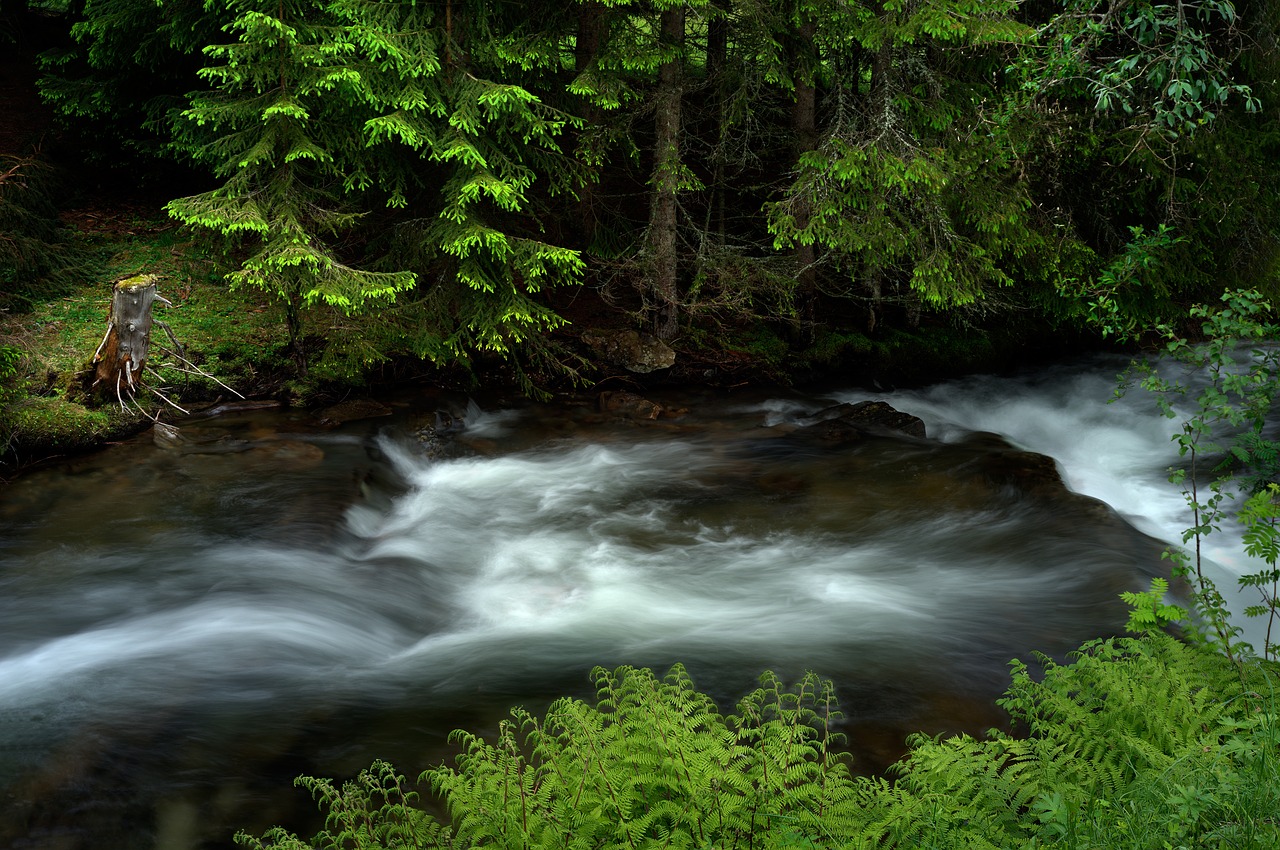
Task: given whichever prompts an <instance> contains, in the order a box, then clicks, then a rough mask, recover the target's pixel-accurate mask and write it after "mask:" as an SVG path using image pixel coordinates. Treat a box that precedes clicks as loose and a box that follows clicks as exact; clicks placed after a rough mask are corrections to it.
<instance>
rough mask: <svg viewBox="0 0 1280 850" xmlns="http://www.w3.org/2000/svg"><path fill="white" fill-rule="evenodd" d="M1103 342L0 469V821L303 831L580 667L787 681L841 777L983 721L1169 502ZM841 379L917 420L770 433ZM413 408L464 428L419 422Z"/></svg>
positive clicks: (1137, 576)
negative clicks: (1029, 355)
mask: <svg viewBox="0 0 1280 850" xmlns="http://www.w3.org/2000/svg"><path fill="white" fill-rule="evenodd" d="M1123 365H1124V364H1123V361H1120V360H1115V359H1095V360H1089V361H1083V362H1079V363H1075V364H1071V365H1068V366H1062V367H1058V368H1055V369H1051V370H1045V371H1040V372H1038V373H1036V374H1035V375H1034V376H1027V377H1013V378H1010V377H1003V378H995V377H979V378H970V379H966V380H962V381H957V382H951V383H947V384H941V385H938V386H935V387H931V388H928V389H924V390H913V391H902V392H890V393H881V394H874V395H873V394H871V393H867V392H862V391H834V392H830V393H823V394H814V395H802V394H796V393H790V392H786V393H783V392H776V393H766V392H760V391H752V392H751V393H740V394H720V395H714V394H710V393H684V394H675V393H671V394H667V395H661V394H655V395H651V396H650V398H653V399H654V400H655V401H659V402H661V403H663V404H664V405H666V407H667V408H668V414H667V415H665V416H664V417H663V418H661V419H658V420H656V421H634V420H630V419H627V418H625V417H616V416H610V415H606V414H602V413H600V412H599V410H598V409H597V407H596V406H595V402H594V398H585V397H584V398H583V399H580V400H575V401H569V402H564V403H560V404H557V405H531V404H522V405H514V404H506V403H503V402H502V401H500V400H486V401H482V402H481V403H480V404H476V403H475V402H470V403H469V404H468V403H467V401H466V400H465V399H460V398H454V397H445V396H443V395H439V394H433V393H428V392H423V393H418V394H415V395H412V396H408V395H406V396H404V397H402V398H400V399H397V400H395V403H394V404H393V405H392V407H393V410H394V411H395V412H394V414H393V415H391V416H388V417H379V418H374V419H365V420H361V421H357V422H351V423H348V424H346V425H344V426H341V427H338V428H329V429H325V428H320V427H317V426H316V424H315V423H314V422H313V421H312V420H311V419H310V418H309V417H308V416H307V415H305V414H303V413H298V412H290V411H279V412H254V413H240V414H235V413H233V414H229V415H224V416H219V417H216V418H204V419H199V418H197V419H193V420H190V421H188V422H180V423H177V424H179V426H180V427H181V431H182V434H183V443H182V444H181V445H179V446H177V447H168V448H165V447H161V446H159V445H157V444H156V442H155V441H154V440H153V439H152V437H151V435H150V434H148V435H143V436H140V437H139V438H137V439H134V440H131V441H129V442H127V443H125V444H122V445H119V446H116V447H113V448H111V449H109V450H107V451H104V452H100V453H97V454H94V455H91V456H88V457H84V458H78V459H74V460H69V461H66V462H64V463H62V464H60V465H56V466H54V467H51V468H49V469H46V470H44V471H41V472H38V473H34V474H31V475H28V476H25V477H22V478H20V479H18V480H17V481H15V482H13V483H11V484H9V485H6V487H5V489H4V490H3V491H0V522H2V523H3V525H2V526H0V790H2V791H3V793H4V795H5V797H4V800H5V802H4V805H3V808H2V809H0V845H3V846H12V847H15V848H81V847H83V848H90V847H92V848H95V850H114V849H115V848H120V849H121V850H124V848H129V850H133V848H152V847H156V848H165V850H187V848H192V850H194V848H223V847H229V846H231V835H232V834H233V833H234V831H235V830H236V829H238V828H245V829H248V830H250V831H254V832H261V831H262V830H263V829H265V828H266V827H268V826H271V825H272V824H275V823H283V824H285V825H288V826H291V827H292V828H297V829H303V830H307V829H311V828H314V827H315V825H316V824H315V823H314V818H313V816H312V814H311V811H312V807H311V804H310V801H309V799H308V798H307V796H306V794H305V793H304V792H302V791H299V790H297V789H294V788H292V787H291V784H290V783H291V779H292V778H293V776H295V775H297V774H298V773H304V772H305V773H312V774H320V775H328V776H339V777H341V776H347V775H350V774H352V773H354V772H355V771H357V770H359V769H360V768H361V767H363V766H366V765H367V764H368V763H369V762H370V761H371V760H372V759H373V758H386V759H388V760H390V761H392V762H394V763H395V764H397V765H398V766H399V767H401V768H402V769H404V770H405V771H407V772H416V771H418V770H421V769H422V768H425V767H427V766H430V765H432V764H435V763H438V762H439V761H440V760H442V759H446V758H448V755H449V751H448V745H447V743H446V740H445V738H446V735H447V733H448V732H449V731H450V730H451V729H453V728H458V727H465V728H468V729H471V730H474V731H479V732H484V731H486V730H488V729H491V728H493V726H494V725H495V724H496V722H497V720H498V719H499V718H500V717H502V716H504V714H505V713H506V711H507V710H508V709H509V708H510V707H511V706H512V705H516V704H521V705H524V706H526V707H529V708H531V709H534V710H537V709H538V708H539V707H541V706H544V705H545V704H546V702H547V701H548V700H550V699H551V698H554V697H556V696H561V695H566V694H576V695H583V696H586V695H587V694H588V693H589V682H588V672H589V671H590V669H591V668H592V667H593V666H595V665H604V666H610V667H612V666H617V665H621V664H631V665H644V666H652V667H655V668H658V669H666V668H667V667H669V666H670V665H671V664H673V663H676V662H681V663H684V664H685V665H686V666H687V667H688V668H689V670H690V672H691V673H692V675H693V677H694V680H695V682H696V683H697V684H698V685H699V686H700V687H701V688H702V689H704V690H707V691H709V692H710V693H712V694H713V695H714V696H716V697H717V699H719V700H721V701H722V702H723V703H724V704H725V706H726V707H732V703H733V701H734V700H735V699H736V698H738V697H740V696H741V695H742V694H744V693H745V692H746V691H747V690H749V689H750V688H751V686H752V683H753V682H754V680H755V678H756V677H757V676H758V675H759V673H760V672H761V671H763V670H765V669H772V670H775V671H777V672H779V673H780V674H782V675H783V676H784V677H794V676H796V675H799V674H800V673H801V672H803V671H804V670H810V669H811V670H816V671H817V672H819V673H820V674H822V675H824V676H828V677H830V678H832V679H834V680H835V682H836V683H837V686H838V688H839V692H840V695H841V698H842V701H843V703H844V706H845V709H846V712H847V714H848V715H849V721H848V726H847V728H846V730H845V731H846V732H847V733H848V735H849V737H850V742H851V748H852V750H853V754H854V758H855V765H857V766H858V768H859V769H862V770H867V771H875V770H881V769H883V768H884V767H885V766H886V765H887V764H888V763H889V762H890V761H892V760H893V759H894V758H896V757H897V755H898V754H899V753H900V747H901V742H902V738H903V736H904V735H905V734H906V733H908V732H911V731H918V730H919V731H928V732H947V731H957V730H966V731H970V732H973V733H981V732H982V731H983V730H984V729H986V728H989V727H991V726H993V725H998V724H999V723H1000V722H1001V717H1000V715H999V713H998V712H997V711H996V710H995V708H994V707H993V706H992V704H991V701H992V699H993V698H994V697H995V696H996V695H997V694H998V693H999V692H1000V691H1001V690H1002V689H1003V687H1004V685H1005V684H1006V682H1007V663H1008V661H1009V660H1010V659H1011V658H1014V657H1022V658H1029V657H1030V656H1031V652H1032V651H1033V650H1037V651H1043V652H1047V653H1049V654H1051V655H1058V656H1062V655H1065V653H1067V652H1068V651H1070V650H1071V649H1073V648H1074V647H1075V646H1077V645H1078V644H1079V643H1080V642H1082V641H1084V640H1086V639H1089V638H1091V637H1096V636H1100V635H1108V634H1114V633H1116V632H1118V631H1119V630H1120V629H1121V627H1122V625H1123V621H1124V607H1123V605H1122V604H1121V603H1120V602H1119V601H1118V598H1117V595H1118V594H1119V593H1120V592H1121V591H1123V590H1128V589H1142V588H1145V586H1146V583H1147V581H1148V578H1149V577H1150V576H1151V575H1156V574H1159V573H1160V572H1161V571H1162V570H1167V566H1166V565H1165V564H1164V563H1163V562H1162V561H1161V559H1160V553H1161V551H1162V549H1163V548H1164V546H1165V545H1166V544H1167V543H1168V542H1170V541H1174V540H1177V539H1178V536H1179V533H1180V530H1181V528H1182V527H1183V526H1185V525H1186V524H1188V523H1187V520H1186V518H1185V513H1186V511H1185V507H1184V504H1183V501H1182V497H1181V495H1180V494H1179V493H1178V491H1177V490H1176V489H1174V488H1173V487H1172V486H1171V485H1169V484H1168V483H1167V482H1166V480H1165V475H1166V473H1165V470H1166V468H1167V467H1168V466H1169V465H1170V464H1171V463H1174V462H1175V461H1176V453H1175V452H1174V450H1173V447H1172V445H1171V444H1170V436H1171V434H1172V433H1173V429H1174V427H1175V426H1174V424H1173V423H1171V422H1170V421H1169V420H1166V419H1164V418H1162V417H1160V416H1159V414H1158V413H1157V412H1156V410H1155V407H1154V405H1153V404H1152V403H1151V402H1150V400H1149V399H1144V398H1141V397H1140V396H1130V397H1127V398H1125V399H1123V400H1121V401H1120V402H1119V403H1115V404H1109V403H1108V399H1109V398H1110V397H1111V395H1112V392H1113V390H1114V386H1115V375H1116V373H1117V372H1118V371H1119V370H1120V369H1121V368H1122V366H1123ZM869 398H875V399H876V400H882V401H887V402H889V403H890V404H892V405H893V406H894V407H896V408H898V409H899V410H901V411H905V412H908V413H911V414H914V415H916V416H919V417H921V418H922V419H923V420H924V421H925V423H926V426H927V429H928V435H929V436H928V437H927V438H925V439H918V438H912V437H906V436H902V435H899V436H886V437H883V438H877V439H865V440H860V441H855V442H854V443H852V444H849V445H841V446H829V445H820V444H815V443H813V442H812V441H805V440H801V439H797V438H796V436H795V428H796V425H797V423H801V422H803V421H804V417H806V416H808V415H811V414H813V413H815V412H817V411H819V410H822V409H823V408H826V407H828V406H830V405H833V404H837V403H841V402H857V401H861V400H866V399H869ZM437 409H451V410H452V411H453V413H454V415H455V416H457V417H458V418H460V419H461V420H462V421H463V422H464V423H465V426H466V427H465V430H462V431H460V432H459V433H457V434H456V435H451V436H449V437H446V438H444V439H438V438H433V439H431V440H425V439H424V434H427V433H428V428H427V426H429V425H430V424H431V423H433V422H435V421H436V420H434V419H433V416H434V411H435V410H437ZM995 435H999V436H995ZM1027 452H1035V453H1039V454H1042V455H1047V456H1049V457H1051V458H1052V459H1053V461H1054V462H1055V464H1056V469H1057V472H1058V473H1059V474H1060V475H1061V479H1062V481H1063V482H1065V485H1066V487H1065V488H1063V487H1061V486H1060V485H1059V484H1058V483H1057V477H1056V476H1055V475H1054V474H1053V466H1054V465H1055V464H1049V465H1048V466H1047V467H1046V465H1045V464H1037V463H1036V462H1035V461H1036V459H1035V457H1034V456H1032V455H1028V454H1027ZM1046 468H1047V469H1048V474H1046ZM1068 488H1069V489H1068ZM1223 538H1224V539H1225V540H1226V542H1225V543H1224V544H1223V545H1222V547H1221V549H1220V550H1217V551H1215V552H1213V553H1211V554H1212V555H1213V556H1214V557H1215V558H1216V559H1217V560H1218V561H1220V562H1222V564H1223V569H1224V570H1225V571H1226V572H1225V573H1224V575H1226V576H1227V579H1226V580H1228V581H1229V580H1231V579H1230V572H1231V571H1232V570H1236V571H1237V572H1238V571H1239V570H1241V569H1244V567H1245V565H1241V564H1237V563H1234V561H1233V556H1232V555H1231V551H1232V546H1231V545H1230V540H1229V539H1228V538H1229V535H1228V534H1224V535H1223Z"/></svg>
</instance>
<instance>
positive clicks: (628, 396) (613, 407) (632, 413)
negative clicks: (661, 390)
mask: <svg viewBox="0 0 1280 850" xmlns="http://www.w3.org/2000/svg"><path fill="white" fill-rule="evenodd" d="M599 404H600V412H601V413H608V414H612V415H613V416H619V417H622V418H624V419H657V418H658V417H659V416H661V415H662V405H660V404H658V403H657V402H653V401H649V399H647V398H644V397H643V396H638V395H636V394H635V393H628V392H603V393H600V398H599Z"/></svg>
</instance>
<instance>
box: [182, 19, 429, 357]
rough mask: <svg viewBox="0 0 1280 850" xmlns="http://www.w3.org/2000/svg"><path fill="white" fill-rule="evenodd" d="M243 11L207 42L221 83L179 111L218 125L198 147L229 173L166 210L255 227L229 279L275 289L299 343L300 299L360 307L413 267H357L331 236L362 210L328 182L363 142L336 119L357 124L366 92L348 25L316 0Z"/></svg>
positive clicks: (216, 223) (211, 75)
mask: <svg viewBox="0 0 1280 850" xmlns="http://www.w3.org/2000/svg"><path fill="white" fill-rule="evenodd" d="M235 9H236V10H237V12H238V14H237V16H236V18H235V19H234V20H233V21H232V22H231V23H229V24H228V25H227V26H226V27H224V29H225V30H226V31H227V32H228V33H231V34H233V35H235V36H237V41H236V42H235V43H233V44H222V45H210V46H209V47H206V48H205V53H206V54H207V55H208V56H209V57H210V58H211V59H214V60H217V61H221V62H223V63H225V64H221V65H215V66H212V67H209V68H205V69H203V70H202V71H201V76H202V77H204V78H206V79H209V80H211V81H213V82H215V83H217V84H218V86H219V88H218V90H217V92H215V93H213V94H210V95H204V96H200V97H197V98H195V99H194V100H193V102H192V106H191V108H190V109H188V110H186V112H184V113H183V114H184V116H185V117H186V118H187V119H189V120H190V121H192V122H194V123H195V124H196V126H197V127H206V126H207V127H208V128H209V129H210V130H211V131H213V132H214V133H215V134H218V135H216V136H215V137H214V139H213V140H212V141H210V142H209V143H208V144H207V145H205V146H204V147H203V148H202V149H201V150H200V151H199V154H200V156H201V157H202V158H204V159H207V160H210V161H212V163H213V166H214V171H215V173H217V174H218V175H219V176H221V177H224V178H226V182H225V183H224V184H223V185H222V186H221V187H219V188H218V189H215V190H213V191H211V192H206V193H204V194H201V195H196V196H192V197H189V198H182V199H179V200H175V201H172V202H170V204H169V206H168V209H169V211H170V213H171V214H172V215H173V216H175V217H176V218H178V219H180V220H181V221H183V222H185V223H186V224H190V225H195V226H198V227H203V228H208V229H211V230H215V231H217V232H219V233H221V234H223V235H224V236H231V237H235V236H239V235H241V234H251V235H252V236H254V237H256V239H257V241H258V248H257V250H256V251H255V252H254V253H253V254H251V255H250V257H249V258H248V259H247V260H245V261H244V263H243V264H242V265H241V268H240V269H239V270H238V271H236V272H233V273H232V274H231V275H229V276H228V279H229V280H230V281H231V283H232V285H233V286H236V285H248V286H252V287H255V288H258V289H263V290H266V291H268V292H271V293H273V294H274V295H275V296H276V297H277V298H278V299H279V300H280V301H281V302H282V303H283V305H284V307H285V311H286V318H287V320H288V324H289V328H290V333H291V337H292V341H293V342H294V343H295V344H297V342H298V341H299V340H298V335H299V334H300V332H301V320H300V317H299V311H300V310H301V309H302V308H303V307H304V306H308V305H310V304H312V303H315V302H317V301H321V302H324V303H326V304H329V305H331V306H334V307H338V308H340V309H343V310H347V311H355V310H358V309H361V308H363V307H365V306H366V304H367V303H368V302H377V301H386V300H389V299H392V298H394V296H395V295H396V293H398V292H401V291H403V290H405V289H407V288H408V287H410V286H412V285H413V282H414V277H413V275H412V274H409V273H406V272H399V273H390V274H382V273H376V272H369V271H364V270H360V269H355V268H352V267H350V266H348V265H347V264H345V263H343V262H342V261H341V260H340V259H339V258H338V257H337V256H336V254H335V252H334V251H333V250H332V249H331V248H330V247H329V246H328V245H326V244H325V242H324V241H323V240H324V239H325V238H326V237H328V238H334V237H338V236H340V235H341V234H342V233H343V232H344V231H345V230H347V229H349V228H350V227H351V226H352V225H353V224H354V223H355V221H356V219H357V216H356V215H355V214H354V213H351V212H349V211H346V210H344V209H342V207H341V205H340V203H339V201H338V199H337V198H335V196H334V192H333V190H332V189H331V188H330V186H332V185H333V184H339V183H340V182H341V180H342V178H343V168H342V166H343V164H344V160H345V153H346V152H345V151H344V150H342V149H343V148H344V147H347V148H349V147H350V146H352V145H353V144H355V143H356V140H355V139H353V138H352V136H351V135H349V134H348V135H344V134H343V132H342V130H344V129H349V127H344V126H343V123H340V122H344V123H349V119H348V118H347V116H346V115H345V114H344V111H343V110H342V109H341V106H342V105H349V104H351V103H352V102H353V101H356V100H357V99H358V97H359V93H358V92H356V91H353V90H352V87H353V85H354V84H355V83H356V81H358V80H359V75H358V73H356V72H355V70H354V69H352V68H350V67H349V66H348V65H347V59H348V54H349V52H350V43H349V41H348V40H347V39H346V38H345V34H344V31H343V28H342V27H341V26H340V25H339V24H338V22H337V21H333V20H331V19H326V18H325V17H322V16H321V15H320V12H321V11H323V10H322V9H321V8H318V7H317V4H314V3H311V2H309V0H302V2H296V3H287V4H275V3H267V4H265V5H262V6H261V8H257V7H255V4H252V3H241V4H238V5H237V6H236V7H235ZM334 104H337V105H338V107H339V108H337V109H334V108H332V107H333V105H334ZM329 127H336V128H337V132H333V131H332V130H328V129H327V128H329ZM357 138H358V137H357Z"/></svg>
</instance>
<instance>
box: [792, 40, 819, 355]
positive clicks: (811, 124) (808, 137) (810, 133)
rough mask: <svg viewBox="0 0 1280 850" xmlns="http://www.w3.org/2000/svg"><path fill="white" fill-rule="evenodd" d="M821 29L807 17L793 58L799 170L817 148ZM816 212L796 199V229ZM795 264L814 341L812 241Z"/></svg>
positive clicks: (800, 304) (803, 314)
mask: <svg viewBox="0 0 1280 850" xmlns="http://www.w3.org/2000/svg"><path fill="white" fill-rule="evenodd" d="M817 32H818V26H817V24H815V23H814V22H813V20H812V19H810V18H805V19H804V21H803V23H801V24H800V28H799V30H798V31H797V33H796V35H797V41H798V44H797V45H796V52H795V55H794V56H793V57H792V62H791V66H792V74H793V76H794V79H795V86H796V100H795V103H794V104H793V105H792V107H791V131H792V133H793V134H794V139H793V145H794V146H795V158H796V164H797V167H799V163H800V159H801V157H803V156H804V155H805V154H806V153H809V152H810V151H812V150H814V148H816V147H817V146H818V91H817V86H816V85H815V84H814V78H813V77H814V69H815V67H816V66H817V59H818V57H817V56H816V55H814V54H815V48H814V38H815V36H816V35H817ZM812 214H813V209H812V206H811V204H810V201H809V199H808V198H807V197H801V198H799V199H797V204H796V229H797V230H804V229H806V228H807V227H808V226H809V220H810V218H811V217H812ZM795 261H796V285H797V286H796V288H797V290H798V291H797V298H796V306H797V308H798V310H799V313H800V320H801V323H802V327H801V338H802V339H804V340H806V341H809V340H811V339H812V333H813V322H814V318H815V317H814V299H815V297H816V293H817V289H818V278H817V269H816V268H815V265H816V263H817V261H818V252H817V249H816V248H815V247H814V245H813V243H812V242H809V243H805V242H797V243H796V247H795Z"/></svg>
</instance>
